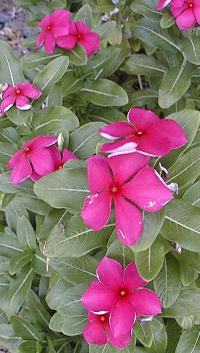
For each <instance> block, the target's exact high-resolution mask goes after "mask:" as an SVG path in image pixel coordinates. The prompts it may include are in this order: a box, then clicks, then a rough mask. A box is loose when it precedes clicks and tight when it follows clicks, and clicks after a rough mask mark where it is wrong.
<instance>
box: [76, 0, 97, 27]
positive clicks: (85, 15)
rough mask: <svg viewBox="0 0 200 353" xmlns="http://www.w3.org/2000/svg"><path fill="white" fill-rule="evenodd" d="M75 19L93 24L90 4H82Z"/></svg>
mask: <svg viewBox="0 0 200 353" xmlns="http://www.w3.org/2000/svg"><path fill="white" fill-rule="evenodd" d="M74 19H75V20H76V21H78V20H82V21H83V22H85V23H86V24H87V25H88V26H89V27H92V26H93V14H92V9H91V7H90V5H88V4H85V5H84V6H82V7H81V8H80V9H79V10H78V11H77V13H76V15H75V16H74Z"/></svg>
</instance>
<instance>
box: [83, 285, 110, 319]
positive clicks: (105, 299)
mask: <svg viewBox="0 0 200 353" xmlns="http://www.w3.org/2000/svg"><path fill="white" fill-rule="evenodd" d="M116 300H117V294H116V292H115V291H113V290H112V289H110V288H107V287H105V286H103V285H102V284H101V283H99V282H98V281H95V282H92V284H91V285H90V287H89V288H88V289H86V291H85V293H84V294H83V296H82V304H83V306H84V308H85V309H87V310H89V311H93V312H95V313H98V312H107V311H110V309H111V308H112V307H113V305H115V303H116Z"/></svg>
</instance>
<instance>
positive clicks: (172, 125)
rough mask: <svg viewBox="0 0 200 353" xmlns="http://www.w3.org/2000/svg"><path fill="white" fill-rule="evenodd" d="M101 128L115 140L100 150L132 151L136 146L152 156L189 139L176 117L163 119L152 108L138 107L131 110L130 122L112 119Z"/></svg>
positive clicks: (181, 144) (112, 152) (159, 154)
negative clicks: (113, 121) (150, 109)
mask: <svg viewBox="0 0 200 353" xmlns="http://www.w3.org/2000/svg"><path fill="white" fill-rule="evenodd" d="M99 132H100V134H101V135H102V136H103V137H105V138H108V139H110V140H116V141H115V142H112V143H106V144H104V145H103V146H102V147H101V152H106V153H111V155H118V154H124V153H131V152H134V151H135V150H136V149H137V150H138V151H139V152H142V153H144V154H147V155H149V156H158V157H162V156H165V155H166V154H168V153H169V152H170V151H171V150H172V149H174V148H179V147H181V146H183V145H185V144H186V143H187V137H186V134H185V132H184V130H183V129H182V128H181V127H180V125H179V124H178V123H177V122H176V121H174V120H170V119H162V120H161V119H160V118H159V117H158V116H157V115H156V114H154V113H153V112H151V111H149V110H145V109H138V108H132V109H131V110H130V111H129V113H128V122H127V123H126V122H124V121H119V122H116V123H112V124H109V125H106V126H105V127H103V128H101V129H100V130H99Z"/></svg>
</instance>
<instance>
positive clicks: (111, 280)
mask: <svg viewBox="0 0 200 353" xmlns="http://www.w3.org/2000/svg"><path fill="white" fill-rule="evenodd" d="M146 284H147V282H146V281H144V280H143V279H142V278H141V276H140V274H139V273H138V270H137V268H136V265H135V263H134V262H132V263H130V264H129V265H128V266H127V267H126V268H125V269H124V270H123V268H122V266H121V264H120V263H119V262H118V261H116V260H113V259H110V258H107V257H105V258H103V259H102V260H101V262H100V263H99V264H98V267H97V280H96V281H94V282H92V283H91V285H90V287H89V288H88V289H87V290H86V291H85V293H84V294H83V297H82V304H83V306H84V307H85V309H87V310H88V321H89V322H88V324H87V325H86V326H85V328H84V331H83V335H84V338H85V340H86V342H87V343H89V344H97V345H105V344H108V343H110V344H112V345H113V346H114V347H116V348H118V349H120V348H124V347H126V346H127V345H128V344H129V343H130V341H131V334H132V329H133V327H134V324H135V322H136V320H137V319H138V318H142V317H144V316H145V317H152V316H154V315H158V314H160V313H161V302H160V299H159V297H158V296H157V295H156V293H154V292H153V291H151V290H149V289H147V288H143V287H144V286H145V285H146Z"/></svg>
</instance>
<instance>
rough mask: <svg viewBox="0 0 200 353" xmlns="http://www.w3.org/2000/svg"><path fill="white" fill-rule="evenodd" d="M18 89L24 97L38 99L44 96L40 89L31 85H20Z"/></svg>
mask: <svg viewBox="0 0 200 353" xmlns="http://www.w3.org/2000/svg"><path fill="white" fill-rule="evenodd" d="M16 89H20V91H21V93H22V95H23V96H26V97H28V98H32V99H38V98H39V97H40V96H41V94H42V92H41V91H40V90H39V88H38V87H36V86H35V85H33V84H31V83H19V84H18V85H17V86H16Z"/></svg>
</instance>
